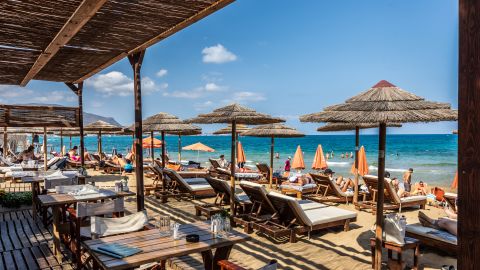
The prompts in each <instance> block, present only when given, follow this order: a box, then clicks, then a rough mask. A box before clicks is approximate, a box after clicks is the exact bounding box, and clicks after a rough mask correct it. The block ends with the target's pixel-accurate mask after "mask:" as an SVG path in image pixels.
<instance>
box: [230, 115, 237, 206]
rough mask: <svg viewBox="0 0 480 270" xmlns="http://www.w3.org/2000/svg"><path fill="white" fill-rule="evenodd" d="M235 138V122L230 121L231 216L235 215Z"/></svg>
mask: <svg viewBox="0 0 480 270" xmlns="http://www.w3.org/2000/svg"><path fill="white" fill-rule="evenodd" d="M236 138H237V122H236V121H235V120H233V121H232V149H231V155H230V160H231V163H230V174H231V176H230V190H231V193H232V196H230V209H231V214H232V215H235V214H236V210H235V199H234V195H235V161H236V159H235V157H236V155H235V150H236V147H237V142H236Z"/></svg>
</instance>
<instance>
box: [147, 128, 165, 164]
mask: <svg viewBox="0 0 480 270" xmlns="http://www.w3.org/2000/svg"><path fill="white" fill-rule="evenodd" d="M162 147H163V145H162ZM150 156H151V157H152V164H155V154H154V152H153V131H151V132H150Z"/></svg>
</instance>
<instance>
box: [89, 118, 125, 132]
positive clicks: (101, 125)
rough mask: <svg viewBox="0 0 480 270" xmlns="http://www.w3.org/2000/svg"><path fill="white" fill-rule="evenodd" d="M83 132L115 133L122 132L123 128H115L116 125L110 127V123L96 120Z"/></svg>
mask: <svg viewBox="0 0 480 270" xmlns="http://www.w3.org/2000/svg"><path fill="white" fill-rule="evenodd" d="M83 130H85V131H101V132H103V133H116V132H122V131H123V127H120V126H117V125H112V124H110V123H107V122H105V121H102V120H97V121H95V122H92V123H90V124H88V125H86V126H85V127H84V128H83Z"/></svg>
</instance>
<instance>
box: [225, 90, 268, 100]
mask: <svg viewBox="0 0 480 270" xmlns="http://www.w3.org/2000/svg"><path fill="white" fill-rule="evenodd" d="M265 99H266V98H265V95H264V94H262V93H257V92H248V91H242V92H235V93H233V95H232V97H231V98H230V99H226V100H224V102H226V103H232V102H238V103H246V102H258V101H262V100H265Z"/></svg>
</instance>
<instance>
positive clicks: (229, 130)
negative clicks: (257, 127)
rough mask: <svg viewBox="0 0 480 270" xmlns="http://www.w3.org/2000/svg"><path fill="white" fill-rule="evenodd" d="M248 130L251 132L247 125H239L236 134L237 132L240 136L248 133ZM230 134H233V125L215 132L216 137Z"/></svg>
mask: <svg viewBox="0 0 480 270" xmlns="http://www.w3.org/2000/svg"><path fill="white" fill-rule="evenodd" d="M248 130H250V128H249V127H247V126H246V125H244V124H238V125H237V130H236V132H237V133H238V134H241V135H243V133H244V132H246V131H248ZM230 133H232V125H231V124H229V125H228V126H226V127H224V128H221V129H219V130H217V131H215V132H213V134H214V135H221V134H230Z"/></svg>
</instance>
